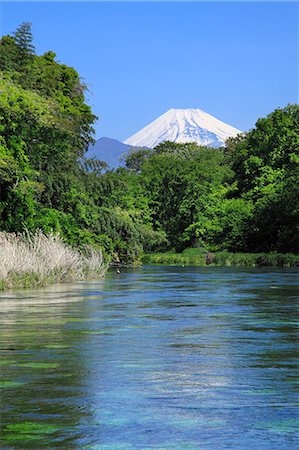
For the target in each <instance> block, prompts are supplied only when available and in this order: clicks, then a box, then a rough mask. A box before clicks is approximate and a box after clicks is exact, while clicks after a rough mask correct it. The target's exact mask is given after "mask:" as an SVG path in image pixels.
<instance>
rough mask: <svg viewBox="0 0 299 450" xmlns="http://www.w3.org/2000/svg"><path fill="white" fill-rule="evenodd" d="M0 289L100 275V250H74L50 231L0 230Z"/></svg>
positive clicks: (101, 264) (103, 271)
mask: <svg viewBox="0 0 299 450" xmlns="http://www.w3.org/2000/svg"><path fill="white" fill-rule="evenodd" d="M0 260H1V265H0V289H4V288H13V287H29V286H44V285H46V284H49V283H51V282H62V281H72V280H82V279H85V278H91V277H98V276H103V274H104V273H105V270H106V265H105V263H104V261H103V257H102V253H101V251H100V250H95V249H94V248H92V247H86V248H85V249H84V250H78V249H75V248H72V247H71V246H69V245H67V244H65V242H63V240H62V239H61V238H60V236H59V235H57V234H54V233H50V234H47V235H45V234H43V233H42V232H41V231H36V232H35V233H32V234H30V233H24V234H16V233H6V232H0Z"/></svg>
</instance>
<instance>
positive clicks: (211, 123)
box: [124, 108, 241, 148]
mask: <svg viewBox="0 0 299 450" xmlns="http://www.w3.org/2000/svg"><path fill="white" fill-rule="evenodd" d="M238 133H241V131H239V130H237V129H236V128H234V127H232V126H230V125H227V124H226V123H224V122H221V120H218V119H216V118H215V117H213V116H211V115H210V114H208V113H206V112H204V111H202V110H201V109H173V108H172V109H170V110H169V111H167V112H166V113H165V114H163V115H162V116H160V117H158V119H156V120H154V121H153V122H151V123H150V124H149V125H147V126H146V127H144V128H142V130H140V131H138V132H137V133H135V134H133V136H130V137H129V138H128V139H126V140H125V141H124V144H127V145H130V146H135V147H149V148H154V147H156V145H158V144H160V143H161V142H164V141H172V142H178V143H185V142H196V143H197V144H199V145H205V146H211V147H221V146H223V145H224V143H225V141H226V139H227V138H229V137H234V136H236V135H237V134H238Z"/></svg>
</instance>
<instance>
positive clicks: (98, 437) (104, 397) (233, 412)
mask: <svg viewBox="0 0 299 450" xmlns="http://www.w3.org/2000/svg"><path fill="white" fill-rule="evenodd" d="M298 275H299V271H298V269H271V268H265V269H261V268H259V269H257V268H256V269H238V268H232V267H229V268H220V267H213V268H212V267H206V268H204V267H163V266H161V267H158V266H145V267H142V268H135V269H123V270H122V271H121V273H119V274H117V273H115V271H111V272H110V273H109V274H108V275H107V276H106V277H105V278H103V279H100V280H96V281H92V282H84V283H75V284H70V285H67V284H66V285H56V286H52V287H49V288H45V289H37V290H34V291H29V290H20V291H17V292H6V293H2V294H1V295H0V305H1V306H0V309H1V319H0V323H1V329H0V333H1V344H0V346H1V365H0V371H1V381H0V388H1V389H0V396H1V397H0V398H1V410H2V412H1V422H2V430H1V438H0V439H1V445H0V447H1V449H6V448H7V449H9V448H21V449H27V448H28V449H42V448H47V449H56V448H65V449H80V450H81V449H85V448H89V449H90V448H92V449H103V450H106V449H112V450H117V449H152V448H155V449H200V450H206V449H209V450H210V449H213V450H214V449H217V450H218V449H238V450H240V449H241V450H242V449H246V450H248V449H250V450H253V449H258V450H264V449H267V450H270V449H271V450H275V449H279V450H284V449H288V450H290V449H298V442H299V441H298V440H299V286H298Z"/></svg>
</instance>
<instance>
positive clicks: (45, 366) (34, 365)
mask: <svg viewBox="0 0 299 450" xmlns="http://www.w3.org/2000/svg"><path fill="white" fill-rule="evenodd" d="M17 366H18V367H30V368H31V369H56V367H58V366H59V364H56V363H39V362H31V363H20V364H17Z"/></svg>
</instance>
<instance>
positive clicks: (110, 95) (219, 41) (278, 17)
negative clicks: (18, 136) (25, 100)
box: [0, 2, 298, 140]
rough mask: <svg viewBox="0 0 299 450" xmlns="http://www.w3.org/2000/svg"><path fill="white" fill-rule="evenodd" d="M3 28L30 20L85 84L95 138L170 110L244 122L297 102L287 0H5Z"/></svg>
mask: <svg viewBox="0 0 299 450" xmlns="http://www.w3.org/2000/svg"><path fill="white" fill-rule="evenodd" d="M0 8H1V9H0V31H1V34H7V33H11V32H12V31H14V30H15V29H16V28H17V26H18V25H19V24H20V23H21V22H23V21H30V22H32V25H33V34H34V43H35V46H36V49H37V53H38V54H41V53H43V52H45V51H47V50H53V51H55V52H56V54H57V58H58V59H59V60H60V61H61V62H63V63H65V64H68V65H71V66H73V67H75V68H76V69H77V70H78V71H79V73H80V75H81V76H82V77H83V78H84V79H85V81H86V83H87V84H88V86H89V87H90V89H91V92H92V93H91V94H90V95H89V101H90V103H91V104H92V107H93V111H94V113H95V114H97V115H98V116H99V122H98V123H97V124H96V136H97V138H99V137H101V136H109V137H113V138H116V139H120V140H124V139H125V138H127V137H128V136H130V135H131V134H133V133H134V132H136V131H137V130H139V129H140V128H142V127H143V126H145V125H146V124H147V123H149V122H150V121H152V120H154V119H155V118H157V117H158V116H159V115H161V114H162V113H164V112H165V111H167V110H168V109H169V108H200V109H203V110H205V111H206V112H208V113H210V114H212V115H214V116H215V117H217V118H219V119H221V120H223V121H224V122H227V123H229V124H230V125H233V126H235V127H236V128H239V129H241V130H248V129H250V128H251V127H253V126H254V124H255V122H256V119H257V118H258V117H261V116H265V115H266V114H268V113H269V112H271V111H272V110H273V109H275V108H277V107H283V106H285V105H286V104H287V103H294V102H298V4H296V3H294V2H290V3H289V2H273V3H271V2H221V3H217V2H190V3H186V2H175V3H171V2H163V3H157V2H148V3H147V2H132V3H130V2H120V3H116V2H112V3H111V2H107V3H105V2H90V3H88V2H74V3H71V2H66V3H63V2H48V3H44V2H32V3H29V2H28V3H27V2H21V3H17V2H7V3H5V2H4V3H2V4H1V6H0Z"/></svg>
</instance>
